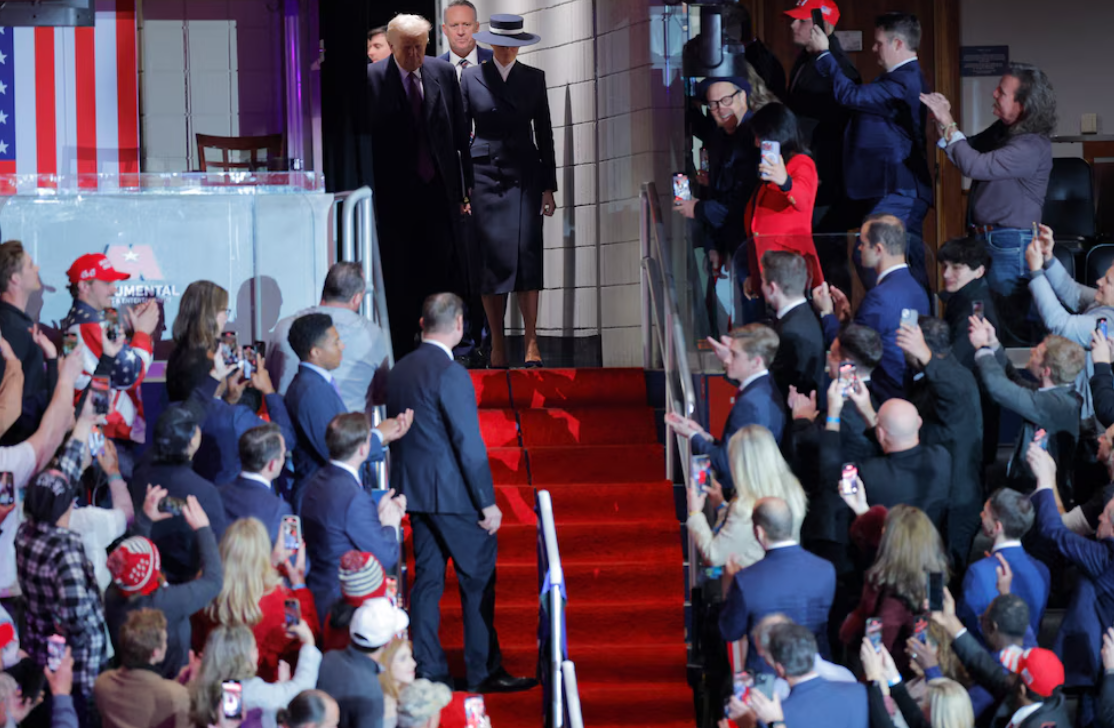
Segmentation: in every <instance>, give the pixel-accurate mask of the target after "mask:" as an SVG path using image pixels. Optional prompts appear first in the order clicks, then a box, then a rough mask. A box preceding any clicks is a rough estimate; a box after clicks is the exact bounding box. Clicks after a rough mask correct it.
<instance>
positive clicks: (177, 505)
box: [159, 495, 186, 516]
mask: <svg viewBox="0 0 1114 728" xmlns="http://www.w3.org/2000/svg"><path fill="white" fill-rule="evenodd" d="M185 504H186V502H185V501H184V500H183V499H181V498H175V497H174V496H170V495H168V496H166V497H164V498H163V499H162V500H161V501H159V513H169V514H170V515H172V516H180V515H182V506H184V505H185Z"/></svg>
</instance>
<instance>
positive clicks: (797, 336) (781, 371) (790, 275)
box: [762, 250, 825, 398]
mask: <svg viewBox="0 0 1114 728" xmlns="http://www.w3.org/2000/svg"><path fill="white" fill-rule="evenodd" d="M807 286H808V266H807V265H806V264H805V259H804V258H803V257H801V256H800V255H797V254H796V253H789V252H786V251H783V250H770V251H767V252H766V253H764V254H763V255H762V296H763V297H764V298H765V299H766V304H767V305H768V306H769V307H770V308H772V309H773V310H774V316H775V319H774V331H775V332H776V333H777V336H778V346H777V356H775V357H774V361H773V363H772V364H770V374H771V375H773V378H774V382H775V383H776V384H777V388H778V392H779V393H781V396H782V397H783V398H788V397H789V388H790V387H794V388H796V390H797V391H798V392H799V393H801V394H805V395H807V394H808V393H809V392H815V391H816V390H817V389H819V388H820V386H821V384H823V382H824V365H825V354H824V331H823V329H821V328H820V320H819V319H818V318H816V313H815V312H814V311H813V310H812V307H811V306H809V305H808V301H806V300H805V288H806V287H807Z"/></svg>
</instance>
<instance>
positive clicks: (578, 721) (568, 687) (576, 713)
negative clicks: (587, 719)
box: [561, 660, 584, 728]
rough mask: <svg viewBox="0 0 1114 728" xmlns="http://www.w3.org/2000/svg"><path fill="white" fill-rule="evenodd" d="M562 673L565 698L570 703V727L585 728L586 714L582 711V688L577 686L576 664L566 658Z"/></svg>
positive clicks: (562, 665)
mask: <svg viewBox="0 0 1114 728" xmlns="http://www.w3.org/2000/svg"><path fill="white" fill-rule="evenodd" d="M561 675H562V676H563V677H564V678H565V699H566V700H567V701H568V704H569V728H584V716H583V715H582V714H581V712H580V690H579V689H578V688H577V686H576V665H574V664H573V663H572V662H571V661H570V660H565V661H564V662H563V663H561Z"/></svg>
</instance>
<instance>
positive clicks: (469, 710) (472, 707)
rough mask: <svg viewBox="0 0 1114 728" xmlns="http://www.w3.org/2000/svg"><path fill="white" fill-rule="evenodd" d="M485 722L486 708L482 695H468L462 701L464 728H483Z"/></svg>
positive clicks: (486, 723)
mask: <svg viewBox="0 0 1114 728" xmlns="http://www.w3.org/2000/svg"><path fill="white" fill-rule="evenodd" d="M485 725H490V724H489V723H488V722H487V706H486V705H484V698H483V696H482V695H470V696H468V697H467V698H465V699H464V726H465V728H483V727H484V726H485Z"/></svg>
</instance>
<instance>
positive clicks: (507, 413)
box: [478, 408, 519, 448]
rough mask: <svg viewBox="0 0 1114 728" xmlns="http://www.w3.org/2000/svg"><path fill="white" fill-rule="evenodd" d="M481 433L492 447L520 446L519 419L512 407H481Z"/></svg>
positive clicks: (485, 442)
mask: <svg viewBox="0 0 1114 728" xmlns="http://www.w3.org/2000/svg"><path fill="white" fill-rule="evenodd" d="M478 414H479V416H480V433H481V434H482V435H483V439H484V444H485V445H487V446H488V447H489V448H491V447H518V446H519V442H518V419H517V418H516V417H515V414H514V410H512V409H495V408H492V409H481V410H478Z"/></svg>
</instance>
